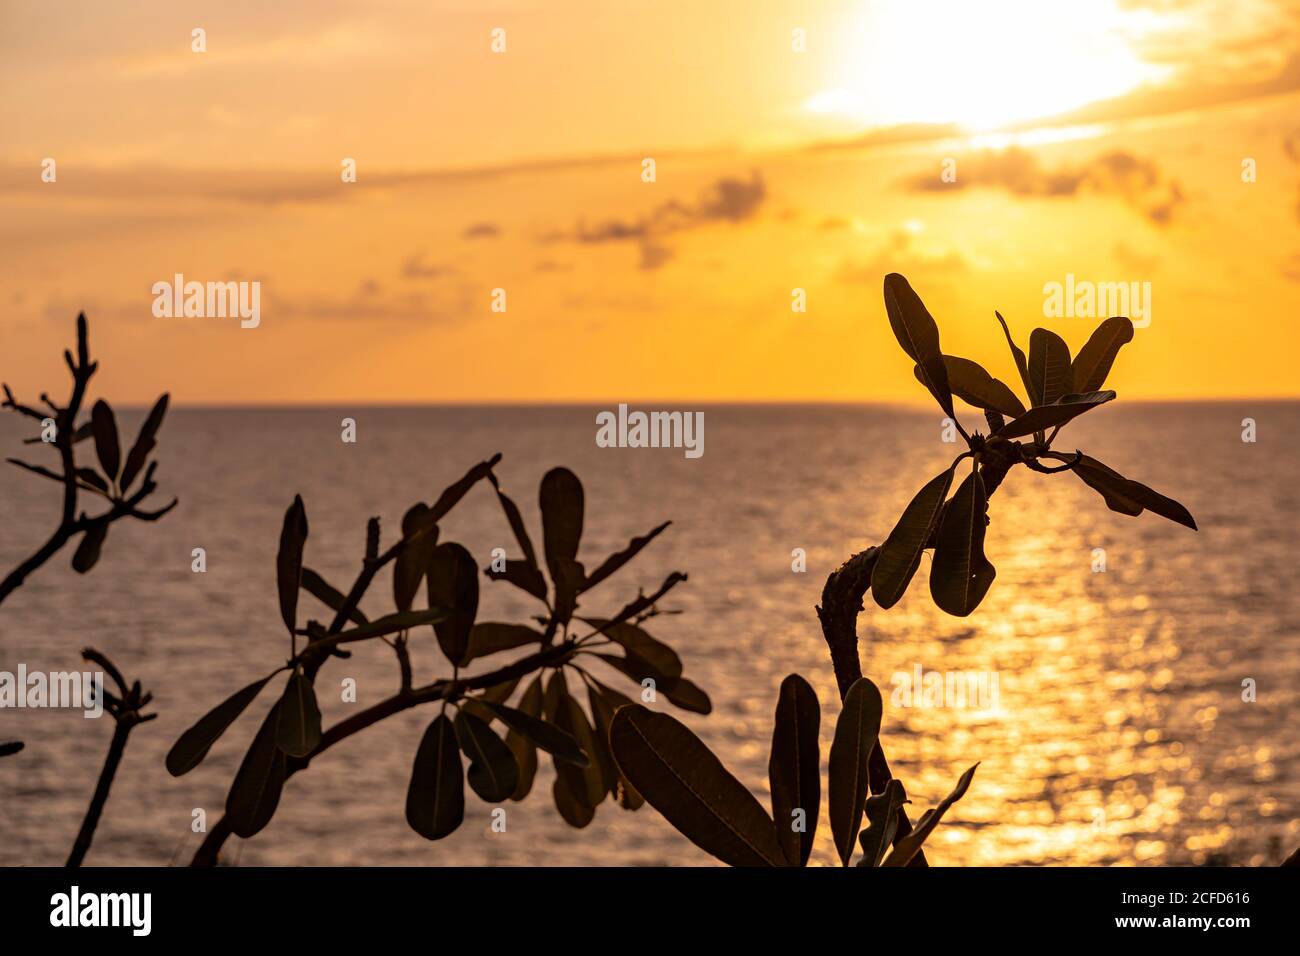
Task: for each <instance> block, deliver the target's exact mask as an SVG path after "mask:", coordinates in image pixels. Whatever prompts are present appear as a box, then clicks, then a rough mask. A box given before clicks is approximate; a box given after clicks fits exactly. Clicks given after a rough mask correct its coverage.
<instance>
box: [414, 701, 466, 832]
mask: <svg viewBox="0 0 1300 956" xmlns="http://www.w3.org/2000/svg"><path fill="white" fill-rule="evenodd" d="M464 819H465V770H464V767H463V766H462V765H461V762H460V750H459V749H458V748H457V745H456V731H455V729H454V728H453V726H452V723H451V720H450V718H448V717H447V716H446V715H445V714H440V715H439V716H437V717H435V718H434V720H433V723H431V724H429V726H428V729H426V730H425V732H424V736H423V737H422V738H421V739H420V747H419V749H418V750H417V751H416V752H415V765H414V766H413V767H412V768H411V782H410V785H409V786H408V787H407V790H406V822H407V823H409V824H410V825H411V829H412V830H414V831H415V832H416V833H418V834H420V836H422V837H424V838H425V839H426V840H441V839H442V838H443V837H445V836H447V835H448V834H450V833H453V832H455V830H456V828H457V827H459V826H460V824H461V821H463V820H464Z"/></svg>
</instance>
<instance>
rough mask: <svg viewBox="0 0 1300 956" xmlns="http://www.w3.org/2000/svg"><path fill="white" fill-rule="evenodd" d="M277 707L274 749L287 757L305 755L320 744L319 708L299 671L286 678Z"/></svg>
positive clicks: (310, 684) (310, 687)
mask: <svg viewBox="0 0 1300 956" xmlns="http://www.w3.org/2000/svg"><path fill="white" fill-rule="evenodd" d="M279 706H280V724H279V729H278V730H277V731H276V735H275V742H276V746H277V747H279V748H280V749H281V750H283V751H284V752H285V754H286V755H288V756H290V757H305V756H307V755H308V754H309V753H311V752H312V751H313V750H315V749H316V745H317V744H319V743H320V707H318V706H317V704H316V689H315V688H314V687H313V686H312V683H311V681H310V680H308V679H307V675H306V674H304V673H303V672H302V671H301V670H295V671H294V672H293V673H292V674H290V675H289V682H288V683H287V684H286V685H285V688H284V696H283V697H281V698H280V705H279Z"/></svg>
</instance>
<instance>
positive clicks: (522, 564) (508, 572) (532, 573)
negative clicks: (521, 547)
mask: <svg viewBox="0 0 1300 956" xmlns="http://www.w3.org/2000/svg"><path fill="white" fill-rule="evenodd" d="M484 573H486V574H487V576H488V577H489V578H491V579H492V580H493V581H509V582H510V583H511V584H513V585H514V586H515V587H517V588H519V589H521V590H523V591H527V592H528V593H529V594H531V595H532V596H533V597H535V598H537V599H538V600H539V601H545V600H546V579H545V578H543V577H542V572H541V571H539V570H538V569H537V568H536V567H534V566H533V565H531V564H529V563H528V562H527V561H520V560H518V559H515V558H507V559H506V569H505V570H504V571H498V570H497V569H496V568H494V567H490V566H489V567H487V568H485V569H484Z"/></svg>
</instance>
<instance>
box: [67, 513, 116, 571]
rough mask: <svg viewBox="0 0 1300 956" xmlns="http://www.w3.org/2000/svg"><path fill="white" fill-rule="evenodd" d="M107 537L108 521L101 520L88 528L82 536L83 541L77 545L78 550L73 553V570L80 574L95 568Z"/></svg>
mask: <svg viewBox="0 0 1300 956" xmlns="http://www.w3.org/2000/svg"><path fill="white" fill-rule="evenodd" d="M107 537H108V522H107V521H101V522H99V523H97V524H93V525H91V526H90V527H89V528H87V529H86V532H85V533H84V534H83V535H82V536H81V543H80V544H78V545H77V550H76V552H75V553H74V554H73V555H72V570H74V571H76V572H77V573H78V574H85V573H86V572H87V571H89V570H90V569H91V568H93V567H94V566H95V563H96V562H97V561H98V560H99V552H100V549H102V548H103V547H104V539H105V538H107Z"/></svg>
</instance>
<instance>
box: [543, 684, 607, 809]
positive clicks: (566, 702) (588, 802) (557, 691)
mask: <svg viewBox="0 0 1300 956" xmlns="http://www.w3.org/2000/svg"><path fill="white" fill-rule="evenodd" d="M546 700H547V716H548V717H549V718H550V719H551V721H552V722H553V723H554V724H555V726H556V727H558V728H560V730H562V731H564V732H565V733H567V734H568V735H569V736H571V737H573V738H574V739H575V740H577V741H578V746H579V747H580V748H581V749H582V751H583V753H585V754H587V756H588V762H587V765H586V766H585V767H577V766H575V765H574V764H573V763H571V762H569V761H565V760H561V759H559V758H557V757H555V756H554V755H552V758H551V762H552V764H553V765H554V766H555V778H556V779H555V785H554V787H552V790H551V792H552V795H553V796H554V798H555V808H556V809H557V810H558V811H559V812H560V816H561V817H563V818H564V821H565V822H566V823H568V824H569V825H570V826H572V827H576V828H577V829H582V828H583V827H585V826H587V824H589V823H591V821H592V819H593V818H594V817H595V815H596V807H597V806H598V805H599V804H600V802H601V801H602V800H604V799H605V782H604V778H603V777H602V776H601V772H600V764H599V762H598V758H597V757H596V753H595V749H596V748H595V741H594V739H593V736H592V730H591V725H590V724H589V723H587V716H586V715H585V714H584V713H583V712H582V708H581V707H579V706H578V702H577V701H576V700H574V699H573V697H572V696H570V694H569V688H568V686H567V685H566V683H565V680H564V671H563V670H557V671H555V672H554V673H553V674H552V675H551V678H550V681H549V682H548V683H547V685H546Z"/></svg>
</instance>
